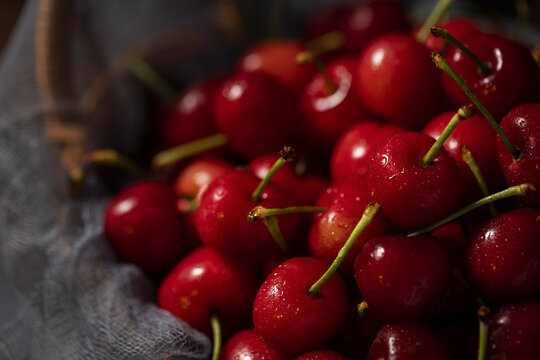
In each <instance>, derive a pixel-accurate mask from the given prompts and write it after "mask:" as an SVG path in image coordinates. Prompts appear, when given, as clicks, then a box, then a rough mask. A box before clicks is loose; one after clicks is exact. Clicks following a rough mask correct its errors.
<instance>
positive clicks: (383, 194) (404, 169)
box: [367, 133, 463, 231]
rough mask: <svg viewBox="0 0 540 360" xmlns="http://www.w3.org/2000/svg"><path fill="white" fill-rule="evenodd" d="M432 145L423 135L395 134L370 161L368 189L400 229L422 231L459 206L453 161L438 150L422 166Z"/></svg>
mask: <svg viewBox="0 0 540 360" xmlns="http://www.w3.org/2000/svg"><path fill="white" fill-rule="evenodd" d="M433 144H434V140H433V139H432V138H430V137H429V136H427V135H424V134H419V133H400V134H396V135H394V136H392V137H390V138H388V139H387V140H386V141H384V142H383V143H381V144H380V145H379V147H378V149H377V151H376V153H375V154H374V155H373V158H372V160H371V163H370V167H369V170H368V178H367V181H368V186H369V187H370V189H372V190H373V192H374V197H375V200H377V201H378V202H380V204H381V206H382V208H383V209H384V213H385V214H386V216H387V217H388V218H389V219H390V221H391V222H392V224H394V225H395V226H396V227H397V228H398V229H400V230H406V231H409V230H410V231H412V230H418V229H421V228H423V227H425V226H427V225H429V224H432V223H434V222H435V221H436V220H438V219H441V218H443V217H444V216H446V215H448V214H450V213H452V212H453V211H454V210H456V209H457V208H458V207H459V206H460V205H461V202H462V191H463V180H462V175H461V171H460V170H459V168H458V166H457V165H456V162H455V161H454V159H452V158H451V157H450V155H448V153H447V152H446V151H445V150H444V149H440V151H439V152H437V154H436V155H435V158H434V159H433V161H431V164H430V165H422V162H423V160H422V158H423V156H424V154H426V153H427V152H428V150H430V147H432V145H433ZM411 210H412V211H411Z"/></svg>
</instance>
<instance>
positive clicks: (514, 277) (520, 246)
mask: <svg viewBox="0 0 540 360" xmlns="http://www.w3.org/2000/svg"><path fill="white" fill-rule="evenodd" d="M539 216H540V211H538V210H534V209H527V208H524V209H517V210H512V211H509V212H506V213H503V214H500V215H499V216H497V217H495V218H493V219H491V220H489V221H488V222H486V223H485V224H484V225H483V226H482V227H481V228H480V230H479V231H478V232H477V233H476V234H475V235H474V236H473V237H472V238H471V239H470V242H469V247H468V252H467V267H468V270H469V275H470V278H471V281H472V282H473V284H474V285H475V288H476V289H477V290H478V291H479V292H480V293H481V294H482V295H484V296H486V297H488V298H490V299H493V300H496V301H500V302H510V301H522V300H526V299H528V298H529V296H531V295H533V294H534V293H535V292H536V291H538V289H539V284H540V241H538V239H540V221H539V218H538V217H539Z"/></svg>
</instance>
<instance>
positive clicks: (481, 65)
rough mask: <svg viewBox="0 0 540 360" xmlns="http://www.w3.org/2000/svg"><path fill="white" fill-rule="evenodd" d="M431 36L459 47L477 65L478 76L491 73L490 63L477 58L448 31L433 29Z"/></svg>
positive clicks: (438, 28)
mask: <svg viewBox="0 0 540 360" xmlns="http://www.w3.org/2000/svg"><path fill="white" fill-rule="evenodd" d="M431 34H433V36H435V37H438V38H441V39H443V40H445V41H447V42H448V43H450V44H452V45H454V46H455V47H457V48H458V49H459V50H461V51H463V53H464V54H465V55H467V56H468V57H469V58H470V59H471V60H472V61H474V63H475V64H476V70H477V71H478V75H485V74H487V73H489V72H490V71H491V65H490V64H489V63H488V62H485V61H482V60H480V59H479V58H478V56H476V55H475V54H474V53H473V52H472V51H471V50H469V48H468V47H466V46H465V45H463V44H462V43H461V42H460V41H459V40H458V39H456V38H455V37H453V36H452V35H451V34H450V33H449V32H448V31H447V30H445V29H443V28H440V27H432V28H431Z"/></svg>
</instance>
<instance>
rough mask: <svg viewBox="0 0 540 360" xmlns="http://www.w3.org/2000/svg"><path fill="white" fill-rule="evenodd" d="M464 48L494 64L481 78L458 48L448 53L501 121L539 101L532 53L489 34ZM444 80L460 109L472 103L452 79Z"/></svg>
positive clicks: (476, 36) (471, 40)
mask: <svg viewBox="0 0 540 360" xmlns="http://www.w3.org/2000/svg"><path fill="white" fill-rule="evenodd" d="M463 45H465V46H466V47H467V48H468V49H469V50H471V51H472V52H473V53H474V55H476V57H478V59H480V60H481V61H484V62H488V63H489V64H490V66H491V69H490V70H489V71H488V72H487V73H486V74H479V73H478V70H477V66H476V64H475V63H474V62H473V61H472V60H471V59H470V58H469V57H468V56H467V55H465V54H464V53H463V52H462V51H461V50H459V49H458V48H456V47H452V48H451V49H450V50H449V51H448V54H447V55H446V61H447V63H448V65H449V66H450V67H451V68H452V69H454V71H455V72H456V73H457V74H459V75H460V77H461V78H462V79H463V80H464V81H465V82H466V83H467V85H469V87H470V88H471V89H472V91H473V92H474V93H475V95H476V96H477V97H478V98H479V99H480V101H481V102H482V103H483V104H484V105H485V107H486V108H487V109H488V110H489V112H490V113H491V114H492V115H493V117H494V118H495V119H496V120H497V121H500V120H501V119H502V117H503V116H504V115H505V114H506V113H507V112H508V111H509V110H510V109H512V108H514V107H516V106H517V105H520V104H524V103H527V102H533V101H538V99H539V98H540V97H539V93H540V77H539V76H538V66H537V65H536V63H535V62H534V59H533V58H532V56H531V53H530V52H529V50H527V49H526V48H524V47H523V46H521V45H520V44H518V43H516V42H514V41H511V40H508V39H505V38H503V37H501V36H498V35H494V34H485V33H476V34H472V35H471V36H469V37H467V38H466V39H465V40H464V41H463ZM441 76H442V79H443V85H444V89H445V91H446V93H447V94H448V95H449V96H450V98H451V99H452V101H453V102H454V103H455V104H456V105H458V106H459V105H464V104H467V103H469V102H470V100H469V98H468V97H467V95H466V94H465V93H464V92H463V90H461V88H460V87H459V86H458V85H457V84H456V83H455V82H454V81H453V80H452V79H451V78H450V77H449V76H447V75H445V74H442V73H441Z"/></svg>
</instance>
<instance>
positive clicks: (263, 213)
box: [247, 206, 326, 223]
mask: <svg viewBox="0 0 540 360" xmlns="http://www.w3.org/2000/svg"><path fill="white" fill-rule="evenodd" d="M325 211H326V208H324V207H320V206H291V207H286V208H274V209H267V208H265V207H262V206H255V207H254V208H253V209H252V210H251V211H250V212H249V214H248V215H247V218H248V221H249V222H250V223H252V222H254V221H256V220H259V219H265V218H267V217H270V216H276V215H282V214H293V213H317V212H325Z"/></svg>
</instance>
